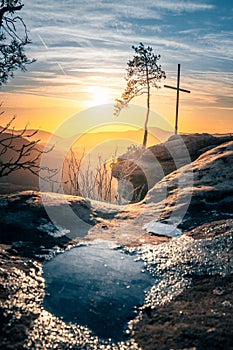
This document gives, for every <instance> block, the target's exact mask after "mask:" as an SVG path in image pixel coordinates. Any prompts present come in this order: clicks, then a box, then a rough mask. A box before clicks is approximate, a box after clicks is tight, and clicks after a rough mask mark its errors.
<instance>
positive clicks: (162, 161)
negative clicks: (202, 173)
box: [112, 134, 233, 203]
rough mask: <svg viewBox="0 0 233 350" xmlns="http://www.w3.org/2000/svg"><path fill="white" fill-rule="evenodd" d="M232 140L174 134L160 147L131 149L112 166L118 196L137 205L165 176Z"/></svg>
mask: <svg viewBox="0 0 233 350" xmlns="http://www.w3.org/2000/svg"><path fill="white" fill-rule="evenodd" d="M232 140H233V136H231V135H228V136H213V135H210V134H187V135H173V136H171V137H170V138H169V139H168V141H166V142H164V143H163V144H158V145H155V146H152V147H149V148H148V149H146V150H142V149H140V148H135V147H132V148H131V149H130V150H129V151H128V152H127V153H125V154H123V155H122V156H121V157H119V158H118V159H117V162H116V163H114V164H112V175H113V176H114V177H115V178H116V179H117V180H118V182H119V186H118V191H119V195H120V196H121V197H123V198H124V199H126V200H127V201H129V202H132V203H133V202H138V201H140V200H142V199H143V198H144V197H145V195H146V193H147V191H148V190H149V189H151V188H152V187H153V186H154V185H155V184H156V183H157V182H159V181H160V180H161V179H162V178H163V177H164V176H166V175H167V174H170V173H171V172H173V171H175V170H176V169H179V168H180V167H182V166H184V165H186V164H189V163H191V162H192V161H194V160H195V159H197V158H198V157H199V156H200V155H201V154H202V153H204V152H206V151H207V150H209V149H212V148H214V147H216V146H218V145H220V144H223V143H224V142H228V141H232Z"/></svg>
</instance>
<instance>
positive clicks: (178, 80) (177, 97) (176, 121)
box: [164, 63, 191, 135]
mask: <svg viewBox="0 0 233 350" xmlns="http://www.w3.org/2000/svg"><path fill="white" fill-rule="evenodd" d="M164 87H166V88H169V89H173V90H176V120H175V135H177V133H178V119H179V99H180V91H182V92H186V93H189V94H190V92H191V91H189V90H185V89H181V88H180V63H178V70H177V85H176V87H174V86H170V85H164Z"/></svg>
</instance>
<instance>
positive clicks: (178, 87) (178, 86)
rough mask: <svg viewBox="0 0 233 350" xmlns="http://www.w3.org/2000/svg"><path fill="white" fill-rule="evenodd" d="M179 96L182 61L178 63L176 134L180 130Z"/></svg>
mask: <svg viewBox="0 0 233 350" xmlns="http://www.w3.org/2000/svg"><path fill="white" fill-rule="evenodd" d="M179 98H180V63H178V70H177V90H176V122H175V135H177V132H178V116H179Z"/></svg>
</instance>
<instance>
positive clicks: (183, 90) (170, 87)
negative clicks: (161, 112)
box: [164, 85, 191, 94]
mask: <svg viewBox="0 0 233 350" xmlns="http://www.w3.org/2000/svg"><path fill="white" fill-rule="evenodd" d="M164 87H165V88H169V89H173V90H177V87H174V86H170V85H164ZM179 90H180V91H182V92H187V93H188V94H190V93H191V91H190V90H185V89H181V88H179Z"/></svg>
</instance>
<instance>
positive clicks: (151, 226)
mask: <svg viewBox="0 0 233 350" xmlns="http://www.w3.org/2000/svg"><path fill="white" fill-rule="evenodd" d="M143 229H144V230H145V231H147V232H150V233H154V234H156V235H159V236H167V237H179V236H181V234H182V231H181V230H180V229H179V228H177V226H176V225H173V224H164V223H162V222H159V221H156V220H153V221H150V222H149V223H148V224H146V225H144V226H143Z"/></svg>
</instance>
